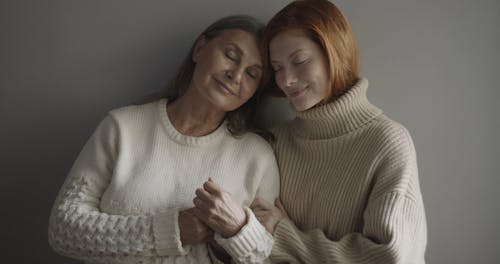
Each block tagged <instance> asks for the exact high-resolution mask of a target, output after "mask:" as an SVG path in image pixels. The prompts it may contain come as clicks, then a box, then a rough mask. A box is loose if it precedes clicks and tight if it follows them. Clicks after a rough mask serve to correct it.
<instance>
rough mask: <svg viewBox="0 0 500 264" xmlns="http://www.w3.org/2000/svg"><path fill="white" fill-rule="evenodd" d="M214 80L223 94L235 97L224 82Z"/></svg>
mask: <svg viewBox="0 0 500 264" xmlns="http://www.w3.org/2000/svg"><path fill="white" fill-rule="evenodd" d="M214 80H215V81H216V82H217V84H218V85H219V87H220V88H221V89H222V91H223V92H225V93H227V94H231V95H234V96H236V93H235V92H234V91H233V90H231V89H230V88H229V86H227V85H226V84H225V83H224V82H222V81H219V80H218V79H217V78H214Z"/></svg>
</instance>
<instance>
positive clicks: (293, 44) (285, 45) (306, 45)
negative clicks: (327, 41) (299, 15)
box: [269, 29, 321, 59]
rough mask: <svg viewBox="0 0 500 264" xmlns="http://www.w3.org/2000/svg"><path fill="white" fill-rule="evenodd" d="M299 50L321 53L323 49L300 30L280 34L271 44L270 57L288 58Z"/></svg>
mask: <svg viewBox="0 0 500 264" xmlns="http://www.w3.org/2000/svg"><path fill="white" fill-rule="evenodd" d="M297 50H305V51H312V52H321V47H319V45H318V44H316V42H314V41H313V40H312V39H311V38H310V37H309V36H308V35H307V34H306V33H305V32H304V31H302V30H299V29H290V30H285V31H283V32H280V33H278V34H277V35H276V36H275V37H273V38H272V39H271V42H270V43H269V51H270V55H271V57H276V58H277V59H278V57H281V56H288V55H290V54H291V53H292V52H295V51H297Z"/></svg>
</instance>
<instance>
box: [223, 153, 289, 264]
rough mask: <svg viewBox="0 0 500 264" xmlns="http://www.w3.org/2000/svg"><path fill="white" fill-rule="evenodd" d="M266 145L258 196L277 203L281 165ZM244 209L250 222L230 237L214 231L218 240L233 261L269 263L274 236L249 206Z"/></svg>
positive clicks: (262, 157) (260, 159) (258, 172)
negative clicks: (279, 165)
mask: <svg viewBox="0 0 500 264" xmlns="http://www.w3.org/2000/svg"><path fill="white" fill-rule="evenodd" d="M265 146H266V147H265V151H263V152H262V153H260V158H259V161H258V162H257V164H256V165H257V166H259V168H256V177H260V178H261V180H260V183H259V186H258V189H257V192H256V197H257V196H258V197H261V198H263V199H265V200H267V201H268V202H270V203H274V199H276V198H277V197H278V195H279V188H280V187H279V172H278V165H277V163H276V158H275V156H274V153H273V150H272V149H271V147H270V146H269V145H268V144H267V143H266V145H265ZM245 212H246V214H247V216H248V222H247V224H246V225H245V226H244V227H243V228H242V229H241V230H240V232H239V233H238V234H236V235H235V236H233V237H230V238H227V239H226V238H223V237H222V236H220V235H219V234H215V241H216V242H217V243H218V244H219V245H221V246H222V247H223V248H224V249H225V250H226V251H227V252H228V254H229V255H231V257H232V261H233V262H234V263H269V260H268V257H269V255H270V254H271V249H272V247H273V244H274V239H273V237H272V235H271V234H270V233H269V232H267V230H266V229H265V227H264V226H263V225H262V224H261V223H260V222H259V221H258V220H257V218H256V217H255V215H254V214H253V212H252V210H251V209H250V208H245Z"/></svg>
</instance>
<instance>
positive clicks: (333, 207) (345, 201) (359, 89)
mask: <svg viewBox="0 0 500 264" xmlns="http://www.w3.org/2000/svg"><path fill="white" fill-rule="evenodd" d="M367 88H368V81H367V80H366V79H360V81H359V82H358V83H357V84H356V85H355V86H353V87H352V88H351V89H350V90H349V91H348V92H347V93H346V94H344V95H343V96H341V97H340V98H338V99H336V100H335V101H334V102H332V103H329V104H326V105H321V106H318V107H315V108H312V109H309V110H307V111H304V112H297V113H296V114H297V117H296V118H295V119H294V120H291V121H290V122H288V123H286V124H284V125H283V126H282V127H280V128H278V130H277V131H276V137H277V141H276V143H275V152H276V157H277V160H278V166H279V168H280V173H281V192H280V194H281V195H280V196H281V199H282V202H283V205H284V207H285V209H286V211H287V212H288V214H289V217H290V218H286V219H284V220H282V221H280V222H279V223H278V225H277V227H276V230H275V232H274V234H273V235H274V238H275V246H274V248H273V250H272V253H271V259H272V261H273V262H277V263H281V262H289V263H384V264H388V263H404V264H407V263H425V260H424V255H425V247H426V243H427V232H426V221H425V211H424V206H423V202H422V196H421V192H420V187H419V181H418V171H417V161H416V155H415V149H414V146H413V142H412V140H411V138H410V135H409V133H408V131H407V130H406V129H405V128H404V127H403V126H402V125H400V124H398V123H396V122H394V121H392V120H390V119H389V118H388V117H387V116H385V115H384V114H383V113H382V111H381V110H380V109H379V108H377V107H375V106H374V105H372V104H371V103H370V102H369V101H368V99H367V97H366V91H367Z"/></svg>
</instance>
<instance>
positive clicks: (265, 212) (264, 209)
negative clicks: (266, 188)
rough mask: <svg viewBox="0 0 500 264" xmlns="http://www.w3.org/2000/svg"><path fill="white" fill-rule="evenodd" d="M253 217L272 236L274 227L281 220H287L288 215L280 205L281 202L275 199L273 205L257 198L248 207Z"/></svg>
mask: <svg viewBox="0 0 500 264" xmlns="http://www.w3.org/2000/svg"><path fill="white" fill-rule="evenodd" d="M250 209H252V211H253V213H254V214H255V217H256V218H257V220H259V222H260V223H261V224H262V225H263V226H264V227H265V228H266V230H267V231H268V232H269V233H271V234H273V233H274V230H275V229H276V225H277V224H278V223H279V222H280V221H281V220H282V219H283V218H288V214H287V213H286V211H285V208H283V205H282V204H281V200H280V199H279V198H276V200H275V201H274V205H273V204H271V203H269V202H267V201H265V200H264V199H261V198H259V197H257V198H255V200H253V202H252V204H251V205H250Z"/></svg>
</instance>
